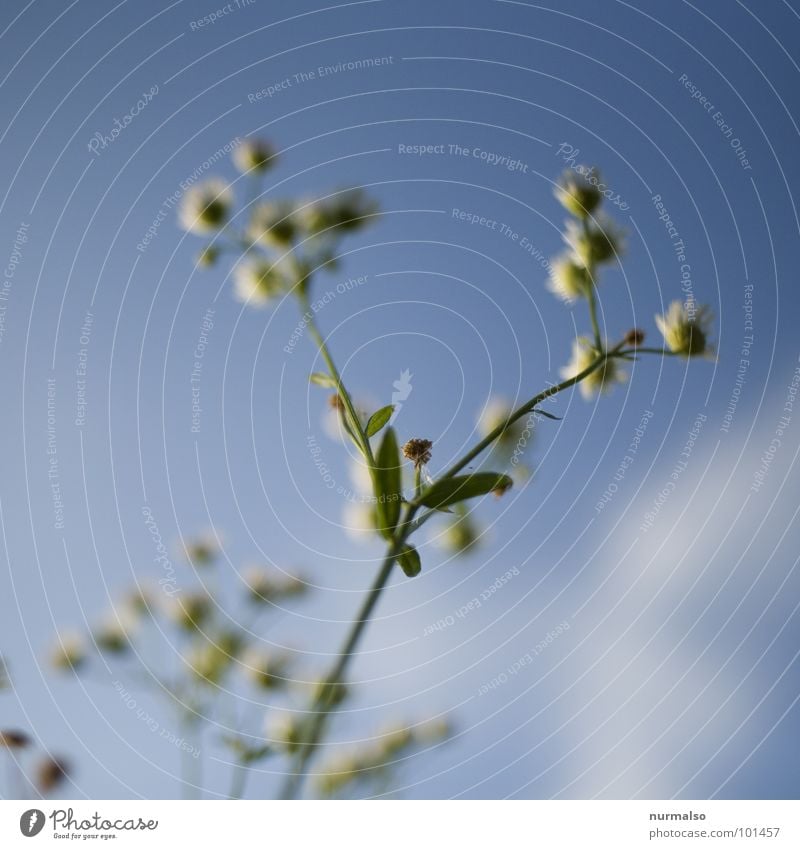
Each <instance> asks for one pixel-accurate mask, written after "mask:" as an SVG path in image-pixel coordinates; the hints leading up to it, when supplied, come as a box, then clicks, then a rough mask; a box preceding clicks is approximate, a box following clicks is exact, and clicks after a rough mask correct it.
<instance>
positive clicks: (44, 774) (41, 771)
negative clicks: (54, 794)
mask: <svg viewBox="0 0 800 849" xmlns="http://www.w3.org/2000/svg"><path fill="white" fill-rule="evenodd" d="M69 773H70V768H69V764H68V763H67V762H66V761H65V760H64V759H63V758H46V759H45V760H43V761H42V762H41V763H40V764H39V765H38V766H37V768H36V786H37V788H38V789H39V792H40V793H42V794H46V793H50V792H51V791H52V790H55V789H56V787H58V785H59V784H61V783H62V782H63V781H65V780H66V779H67V778H68V777H69Z"/></svg>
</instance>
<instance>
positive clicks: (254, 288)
mask: <svg viewBox="0 0 800 849" xmlns="http://www.w3.org/2000/svg"><path fill="white" fill-rule="evenodd" d="M233 279H234V285H233V291H234V294H235V296H236V299H237V300H239V301H241V302H242V303H245V304H248V305H249V306H251V307H259V308H260V307H265V306H266V305H267V304H268V303H269V302H270V301H272V300H274V299H275V298H278V297H280V296H281V295H283V294H284V293H285V292H286V291H287V290H288V289H289V283H290V281H289V279H288V278H287V276H286V273H285V269H284V268H283V267H282V266H281V264H280V263H277V264H276V263H274V262H270V261H269V260H266V259H254V260H246V261H244V262H240V263H239V264H238V265H237V266H236V268H235V270H234V272H233Z"/></svg>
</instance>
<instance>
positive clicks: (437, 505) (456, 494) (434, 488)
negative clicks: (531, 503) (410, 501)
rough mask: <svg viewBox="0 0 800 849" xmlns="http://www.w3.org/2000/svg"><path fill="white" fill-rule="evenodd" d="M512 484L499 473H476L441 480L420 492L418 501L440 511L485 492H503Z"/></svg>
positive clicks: (508, 478)
mask: <svg viewBox="0 0 800 849" xmlns="http://www.w3.org/2000/svg"><path fill="white" fill-rule="evenodd" d="M511 484H512V480H511V478H510V477H509V476H508V475H501V474H500V473H499V472H477V473H476V474H474V475H459V476H458V477H454V478H443V479H442V480H439V481H436V482H435V483H433V484H431V486H429V487H428V489H426V490H424V491H423V492H422V495H420V497H419V499H418V501H419V503H420V504H421V505H422V506H423V507H432V508H434V509H436V510H441V509H442V508H443V507H449V506H450V505H451V504H458V502H459V501H466V499H467V498H477V497H478V496H479V495H486V493H487V492H495V491H497V492H498V493H502V492H505V491H506V490H507V489H508V488H509V487H510V486H511Z"/></svg>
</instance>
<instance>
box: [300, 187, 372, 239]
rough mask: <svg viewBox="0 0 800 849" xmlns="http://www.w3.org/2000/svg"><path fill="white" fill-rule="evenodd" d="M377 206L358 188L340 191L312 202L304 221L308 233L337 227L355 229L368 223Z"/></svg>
mask: <svg viewBox="0 0 800 849" xmlns="http://www.w3.org/2000/svg"><path fill="white" fill-rule="evenodd" d="M377 210H378V207H377V204H376V203H375V202H374V201H372V200H371V199H370V198H369V197H367V195H366V194H365V193H364V192H362V191H361V190H359V189H351V190H350V191H346V192H341V193H340V194H338V195H336V196H335V197H332V198H328V199H327V200H324V201H319V202H318V203H316V204H312V205H311V207H309V208H308V211H307V212H306V215H305V216H304V221H305V225H306V228H307V230H308V232H309V233H311V234H313V233H319V232H321V231H322V230H327V229H329V228H333V227H338V228H339V229H341V230H345V231H348V230H357V229H359V228H360V227H363V226H364V225H365V224H368V223H369V221H370V218H371V217H372V216H373V215H375V213H376V212H377Z"/></svg>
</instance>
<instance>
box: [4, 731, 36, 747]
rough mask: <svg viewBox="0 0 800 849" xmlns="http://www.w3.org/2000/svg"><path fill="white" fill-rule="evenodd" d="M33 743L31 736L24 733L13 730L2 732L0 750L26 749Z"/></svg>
mask: <svg viewBox="0 0 800 849" xmlns="http://www.w3.org/2000/svg"><path fill="white" fill-rule="evenodd" d="M31 742H32V741H31V738H30V736H29V735H28V734H26V733H25V732H24V731H17V730H16V729H12V728H9V729H6V730H5V731H0V749H26V748H27V747H28V746H30V745H31Z"/></svg>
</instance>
